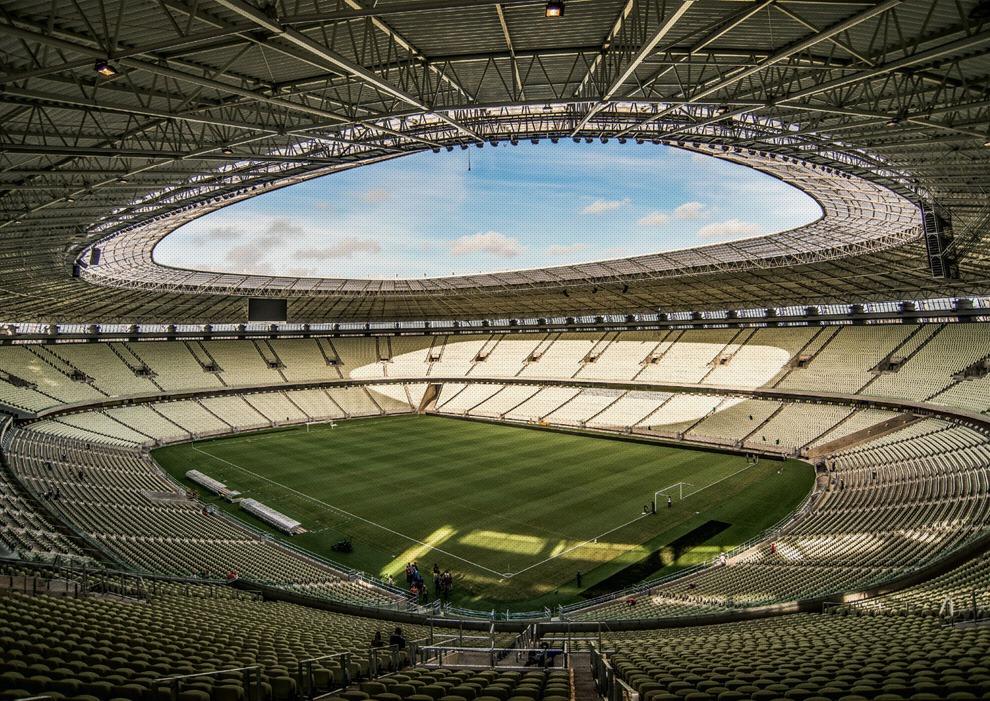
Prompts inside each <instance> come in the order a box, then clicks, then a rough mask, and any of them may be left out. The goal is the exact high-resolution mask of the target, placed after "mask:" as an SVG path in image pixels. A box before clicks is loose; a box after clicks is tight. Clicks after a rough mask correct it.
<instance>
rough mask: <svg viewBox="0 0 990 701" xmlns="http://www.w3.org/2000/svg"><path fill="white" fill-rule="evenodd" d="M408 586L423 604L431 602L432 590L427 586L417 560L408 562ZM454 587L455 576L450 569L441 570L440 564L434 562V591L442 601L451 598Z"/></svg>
mask: <svg viewBox="0 0 990 701" xmlns="http://www.w3.org/2000/svg"><path fill="white" fill-rule="evenodd" d="M406 586H408V587H409V592H410V593H411V594H412V595H413V596H415V597H416V600H417V601H419V603H421V604H427V603H429V602H430V590H429V589H427V588H426V581H425V580H424V579H423V575H422V573H421V572H420V571H419V565H417V564H416V563H415V562H407V563H406ZM453 589H454V576H453V575H452V574H451V573H450V570H443V571H441V570H440V565H438V564H437V563H435V562H434V563H433V591H434V592H435V593H436V595H437V596H438V597H439V598H440V600H441V601H449V600H450V592H451V591H453Z"/></svg>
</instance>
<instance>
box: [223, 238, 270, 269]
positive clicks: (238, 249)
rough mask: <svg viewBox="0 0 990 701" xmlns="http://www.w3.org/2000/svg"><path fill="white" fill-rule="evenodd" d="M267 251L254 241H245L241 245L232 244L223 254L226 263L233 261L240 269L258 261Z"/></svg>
mask: <svg viewBox="0 0 990 701" xmlns="http://www.w3.org/2000/svg"><path fill="white" fill-rule="evenodd" d="M266 253H267V251H266V250H265V249H263V248H262V247H261V246H258V245H257V244H254V243H246V244H244V245H243V246H234V247H233V248H231V249H229V250H228V251H227V255H226V256H224V257H225V258H226V259H227V262H228V263H233V264H234V265H237V266H239V267H240V269H241V270H243V269H245V268H248V267H250V266H253V265H255V264H257V263H260V262H261V261H262V260H263V259H264V257H265V255H266Z"/></svg>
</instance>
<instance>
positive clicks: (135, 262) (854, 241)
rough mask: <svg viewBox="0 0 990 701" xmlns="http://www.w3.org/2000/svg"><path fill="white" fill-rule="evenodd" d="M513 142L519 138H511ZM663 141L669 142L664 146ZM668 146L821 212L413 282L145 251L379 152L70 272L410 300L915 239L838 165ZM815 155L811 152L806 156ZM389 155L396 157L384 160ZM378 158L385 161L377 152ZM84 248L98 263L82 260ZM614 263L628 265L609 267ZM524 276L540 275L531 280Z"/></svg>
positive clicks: (266, 291) (773, 259)
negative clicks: (658, 248)
mask: <svg viewBox="0 0 990 701" xmlns="http://www.w3.org/2000/svg"><path fill="white" fill-rule="evenodd" d="M520 138H521V137H520ZM668 143H669V142H668ZM672 145H674V146H675V147H677V148H681V149H684V150H688V151H692V152H696V153H701V154H704V155H708V156H712V157H715V158H719V159H722V160H726V161H730V162H734V163H737V164H741V165H745V166H747V167H750V168H753V169H755V170H758V171H760V172H762V173H764V174H767V175H770V176H771V177H774V178H776V179H778V180H780V181H782V182H785V183H787V184H788V185H790V186H792V187H795V188H797V189H799V190H801V191H802V192H804V193H805V194H807V195H809V196H810V197H811V198H812V199H813V200H814V201H815V202H816V203H817V204H818V206H819V207H820V208H821V210H822V214H821V216H820V217H819V218H818V219H816V220H815V221H813V222H809V223H808V224H805V225H803V226H801V227H797V228H794V229H789V230H786V231H780V232H777V233H774V234H768V235H762V236H756V237H751V238H746V239H738V240H734V241H729V242H725V243H715V244H709V245H705V246H696V247H691V248H684V249H678V250H674V251H666V252H662V253H651V254H644V255H637V256H630V257H625V258H615V259H608V260H601V261H592V262H585V263H578V264H572V265H561V266H547V267H537V268H529V269H520V270H509V271H498V272H485V273H478V274H469V275H454V276H433V277H423V278H397V279H384V278H383V279H377V278H374V279H373V278H327V277H292V276H271V275H253V274H245V273H236V272H221V271H206V270H192V269H186V268H178V267H171V266H167V265H163V264H160V263H158V262H157V261H155V259H154V250H155V247H156V246H157V245H158V244H159V243H160V242H161V241H162V240H163V239H164V238H165V237H166V236H168V235H169V234H171V233H172V232H173V231H175V230H176V229H178V228H179V227H181V226H183V225H185V224H187V223H189V222H190V221H192V220H194V219H197V218H199V217H201V216H203V215H205V214H208V213H211V212H213V211H216V210H218V209H220V208H222V207H224V206H227V205H229V204H233V203H235V202H238V201H242V200H245V199H249V198H251V197H255V196H258V195H260V194H265V193H268V192H271V191H273V190H275V189H280V188H282V187H288V186H290V185H293V184H297V183H299V182H303V181H305V180H310V179H313V178H316V177H322V176H324V175H328V174H331V173H333V172H339V171H340V170H343V169H349V168H353V167H359V166H360V165H365V164H368V163H375V162H380V161H381V160H383V158H382V157H381V156H380V155H373V156H371V157H369V158H367V159H365V160H364V161H360V162H352V163H348V164H346V165H345V166H342V167H340V168H325V167H324V168H314V169H313V170H312V171H310V172H307V173H305V174H303V175H292V176H288V177H286V178H284V179H282V180H278V181H274V182H272V183H270V184H269V185H268V186H266V187H264V188H263V189H261V190H260V191H256V190H253V189H252V190H250V191H247V192H245V193H242V194H240V195H237V196H233V197H231V196H228V197H226V198H217V199H215V200H214V201H212V202H209V203H207V204H204V205H201V206H197V207H195V208H193V209H192V210H188V209H186V210H185V211H178V212H176V213H175V214H174V215H173V216H170V217H166V218H164V219H160V220H158V221H153V222H151V223H149V224H145V225H141V226H137V227H135V228H132V229H129V230H125V231H123V232H118V233H115V234H111V235H109V236H106V237H103V238H101V239H99V240H97V241H94V242H92V243H90V244H89V245H87V246H86V247H85V248H83V249H82V251H81V252H80V254H79V255H78V257H77V259H76V262H77V263H78V264H79V266H80V275H81V277H82V278H84V279H85V280H86V281H87V282H90V283H92V284H95V285H99V286H104V287H112V288H122V289H158V290H163V291H165V290H168V291H176V292H188V293H194V294H215V295H234V296H283V297H284V296H288V297H321V296H328V295H329V296H356V295H357V296H364V295H367V294H369V287H374V288H376V289H374V291H373V294H376V295H383V296H410V295H419V296H422V295H426V296H429V295H431V294H434V295H435V294H443V293H457V292H461V293H465V292H470V291H478V290H479V289H480V290H485V289H490V290H495V289H498V290H500V291H503V292H504V291H505V290H506V289H513V288H516V289H526V288H530V287H532V286H533V285H541V286H544V285H549V286H550V287H556V288H568V287H580V286H587V285H601V284H605V283H615V282H617V281H619V282H621V281H624V280H629V281H632V280H637V279H643V278H658V277H664V278H672V277H681V276H683V277H689V276H692V275H697V274H704V273H710V272H713V271H740V270H757V269H768V268H777V267H784V266H790V265H800V264H804V263H815V262H823V261H828V260H836V259H839V258H843V257H846V256H849V255H854V254H861V253H863V252H864V251H865V250H877V251H879V250H886V249H888V248H893V247H896V246H900V245H903V244H905V243H908V242H910V241H914V240H916V239H917V238H919V237H920V236H921V227H920V219H919V216H918V210H917V207H916V205H915V204H914V203H912V202H911V201H909V200H908V199H907V198H906V197H904V196H903V195H902V194H899V193H897V192H894V191H893V190H892V189H890V188H889V187H887V186H886V185H884V184H880V183H877V182H873V181H872V180H867V179H866V178H862V177H860V176H858V175H853V174H851V173H849V172H846V170H844V169H843V167H842V166H843V165H844V164H842V163H833V164H832V165H822V164H818V163H812V162H809V161H805V160H801V159H799V158H797V157H794V156H785V155H778V154H776V153H774V152H772V151H765V150H754V149H751V148H740V147H738V146H729V145H726V144H723V143H697V142H696V143H688V142H674V143H673V144H672ZM816 155H818V154H816ZM391 157H396V156H394V155H393V156H391ZM386 160H387V158H386ZM94 249H100V255H99V263H97V264H92V265H91V264H90V263H89V261H90V259H91V255H92V252H93V250H94ZM615 268H628V271H622V272H615ZM534 276H536V277H538V278H540V280H534V279H533V278H534Z"/></svg>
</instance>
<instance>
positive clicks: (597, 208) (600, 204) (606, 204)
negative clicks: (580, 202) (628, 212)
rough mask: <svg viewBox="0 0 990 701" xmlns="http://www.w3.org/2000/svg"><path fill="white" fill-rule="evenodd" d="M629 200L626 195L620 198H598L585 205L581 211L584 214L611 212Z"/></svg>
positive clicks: (626, 203)
mask: <svg viewBox="0 0 990 701" xmlns="http://www.w3.org/2000/svg"><path fill="white" fill-rule="evenodd" d="M630 202H631V200H630V199H629V198H628V197H623V198H622V199H621V200H602V199H598V200H595V201H594V202H592V203H591V204H589V205H587V206H586V207H585V208H584V209H582V210H581V211H582V212H584V213H585V214H604V213H605V212H611V211H614V210H616V209H619V208H620V207H625V206H626V205H628V204H629V203H630Z"/></svg>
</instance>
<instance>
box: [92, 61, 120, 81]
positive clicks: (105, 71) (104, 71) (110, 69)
mask: <svg viewBox="0 0 990 701" xmlns="http://www.w3.org/2000/svg"><path fill="white" fill-rule="evenodd" d="M94 68H95V70H96V72H97V73H99V74H100V75H102V76H103V77H104V78H113V77H114V76H116V75H118V74H119V73H120V71H118V70H117V69H116V68H114V66H113V64H112V63H110V62H109V61H97V62H96V66H95V67H94Z"/></svg>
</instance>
